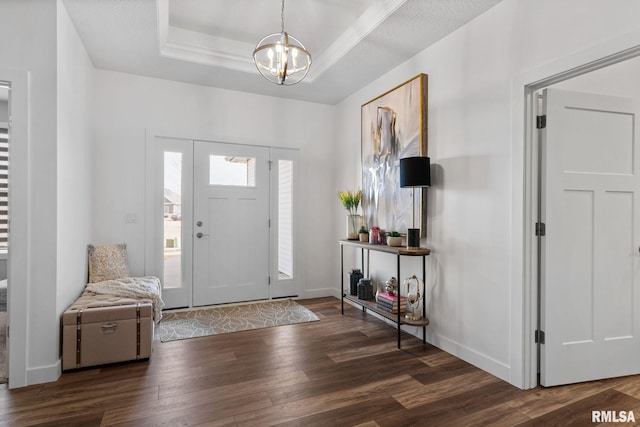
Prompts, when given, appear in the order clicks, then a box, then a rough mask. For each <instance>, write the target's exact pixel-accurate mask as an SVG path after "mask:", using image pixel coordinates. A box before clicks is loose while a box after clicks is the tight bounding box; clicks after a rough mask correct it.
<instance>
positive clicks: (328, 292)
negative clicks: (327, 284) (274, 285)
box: [300, 288, 340, 299]
mask: <svg viewBox="0 0 640 427" xmlns="http://www.w3.org/2000/svg"><path fill="white" fill-rule="evenodd" d="M324 297H336V298H340V292H339V291H338V289H337V288H316V289H305V290H304V291H302V292H301V293H300V299H311V298H324Z"/></svg>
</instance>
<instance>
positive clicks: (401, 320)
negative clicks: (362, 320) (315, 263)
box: [339, 240, 431, 348]
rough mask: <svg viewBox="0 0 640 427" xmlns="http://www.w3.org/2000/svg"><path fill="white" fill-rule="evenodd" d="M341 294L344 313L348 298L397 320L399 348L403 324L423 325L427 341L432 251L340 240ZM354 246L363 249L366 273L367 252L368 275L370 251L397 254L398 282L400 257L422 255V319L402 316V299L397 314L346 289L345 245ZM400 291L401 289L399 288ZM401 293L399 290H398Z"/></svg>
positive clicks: (423, 337) (399, 281)
mask: <svg viewBox="0 0 640 427" xmlns="http://www.w3.org/2000/svg"><path fill="white" fill-rule="evenodd" d="M339 243H340V273H341V279H340V294H341V295H342V298H341V303H342V314H343V315H344V300H345V299H346V300H348V301H350V302H353V303H355V304H357V305H359V306H361V307H362V311H363V312H366V311H367V310H369V311H372V312H374V313H376V314H378V315H380V316H382V317H384V318H386V319H389V320H391V321H392V322H395V323H396V325H397V327H398V348H400V333H401V329H400V327H401V326H402V325H412V326H422V342H423V343H425V342H426V338H427V331H426V326H427V325H428V324H429V319H427V316H426V297H425V295H426V293H427V291H426V256H427V255H429V254H430V253H431V251H429V249H427V248H419V249H407V248H406V247H395V246H387V245H374V244H371V243H364V242H360V241H357V240H340V241H339ZM345 246H352V247H354V248H360V250H361V258H360V259H361V264H362V273H363V274H365V268H364V259H365V256H364V253H365V251H366V252H367V269H366V275H369V274H370V272H369V255H370V251H376V252H386V253H390V254H394V255H395V256H396V269H397V279H398V284H399V285H400V284H401V283H402V279H401V278H400V258H401V257H403V256H420V257H422V282H423V283H425V289H424V292H423V293H422V319H420V320H409V319H407V318H406V317H404V316H402V313H401V310H400V301H398V310H397V314H393V313H390V312H387V311H384V310H382V309H380V308H378V306H377V304H376V301H375V300H361V299H359V298H358V297H357V296H353V295H350V294H349V292H348V291H346V290H345V287H344V247H345ZM398 291H400V289H398ZM398 293H399V292H398Z"/></svg>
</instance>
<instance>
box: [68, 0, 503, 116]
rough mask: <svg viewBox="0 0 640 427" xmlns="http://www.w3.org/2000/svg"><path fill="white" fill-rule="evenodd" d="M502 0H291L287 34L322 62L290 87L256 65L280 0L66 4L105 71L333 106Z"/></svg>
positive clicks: (71, 0) (275, 25) (276, 27)
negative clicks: (257, 47)
mask: <svg viewBox="0 0 640 427" xmlns="http://www.w3.org/2000/svg"><path fill="white" fill-rule="evenodd" d="M499 1H500V0H473V1H470V0H349V1H345V0H289V1H287V2H286V3H285V30H286V31H287V32H289V33H290V34H292V35H293V36H295V37H296V38H298V39H299V40H300V41H301V42H302V43H304V44H305V47H306V48H307V49H308V50H309V51H310V52H311V54H312V57H313V64H312V66H311V71H310V72H309V75H308V76H307V78H306V79H305V80H303V81H302V82H301V83H299V84H297V85H295V86H290V87H281V86H277V85H274V84H272V83H269V82H267V81H266V80H264V79H263V78H262V77H261V76H260V75H259V73H258V71H257V70H256V68H255V66H254V64H253V60H252V53H253V49H254V48H255V45H256V44H257V43H258V41H259V40H260V39H261V38H262V37H264V36H266V35H267V34H271V33H278V32H280V7H281V2H280V0H63V3H64V4H65V6H66V8H67V11H68V12H69V15H70V17H71V19H72V21H73V23H74V25H75V27H76V29H77V31H78V33H79V34H80V37H81V38H82V40H83V42H84V44H85V47H86V49H87V52H88V54H89V56H90V58H91V60H92V62H93V64H94V66H95V67H96V68H101V69H106V70H113V71H120V72H125V73H132V74H138V75H144V76H150V77H156V78H163V79H169V80H176V81H182V82H186V83H193V84H198V85H205V86H212V87H218V88H224V89H231V90H239V91H244V92H251V93H256V94H263V95H270V96H279V97H285V98H292V99H300V100H306V101H312V102H320V103H328V104H334V103H336V102H339V101H340V100H341V99H343V98H345V97H346V96H348V95H350V94H351V93H353V92H354V91H356V90H358V89H360V88H361V87H363V86H365V85H366V84H368V83H369V82H371V81H373V80H375V79H376V78H378V77H379V76H381V75H383V74H384V73H386V72H388V71H389V70H391V69H392V68H393V67H395V66H396V65H398V64H400V63H402V62H404V61H406V60H407V59H409V58H411V57H412V56H413V55H415V54H416V53H418V52H420V51H421V50H423V49H424V48H426V47H427V46H429V45H431V44H433V43H435V42H436V41H438V40H440V39H441V38H443V37H444V36H446V35H447V34H449V33H451V32H453V31H455V30H456V29H458V28H459V27H461V26H462V25H464V24H465V23H466V22H468V21H470V20H472V19H473V18H475V17H476V16H478V15H480V14H481V13H483V12H484V11H486V10H487V9H489V8H490V7H492V6H494V5H495V4H496V3H498V2H499ZM424 71H425V72H428V70H424Z"/></svg>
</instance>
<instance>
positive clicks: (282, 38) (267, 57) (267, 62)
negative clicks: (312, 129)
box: [253, 0, 311, 86]
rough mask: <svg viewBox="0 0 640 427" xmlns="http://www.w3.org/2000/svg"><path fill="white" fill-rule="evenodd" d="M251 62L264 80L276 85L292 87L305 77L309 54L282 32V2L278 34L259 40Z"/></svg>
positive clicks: (293, 38)
mask: <svg viewBox="0 0 640 427" xmlns="http://www.w3.org/2000/svg"><path fill="white" fill-rule="evenodd" d="M253 62H255V64H256V67H257V68H258V71H259V72H260V74H262V76H263V77H264V78H265V79H267V80H269V81H270V82H271V83H275V84H278V85H286V86H289V85H294V84H296V83H298V82H300V81H302V79H304V78H305V77H306V76H307V73H308V72H309V68H310V67H311V54H310V53H309V51H308V50H307V49H305V47H304V45H303V44H302V43H300V41H299V40H298V39H296V38H295V37H293V36H292V35H290V34H289V33H287V32H286V31H285V30H284V0H282V8H281V12H280V32H279V33H274V34H269V35H268V36H266V37H265V38H263V39H262V40H260V42H259V43H258V45H257V46H256V48H255V50H254V51H253Z"/></svg>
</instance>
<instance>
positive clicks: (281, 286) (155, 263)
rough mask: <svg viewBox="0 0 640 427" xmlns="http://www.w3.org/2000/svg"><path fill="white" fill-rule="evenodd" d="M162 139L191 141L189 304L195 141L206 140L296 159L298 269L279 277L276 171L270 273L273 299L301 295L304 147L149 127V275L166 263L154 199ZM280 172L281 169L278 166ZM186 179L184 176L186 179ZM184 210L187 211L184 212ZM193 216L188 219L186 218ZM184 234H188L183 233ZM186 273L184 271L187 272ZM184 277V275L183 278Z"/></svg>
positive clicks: (272, 179) (186, 224)
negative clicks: (161, 253)
mask: <svg viewBox="0 0 640 427" xmlns="http://www.w3.org/2000/svg"><path fill="white" fill-rule="evenodd" d="M158 139H165V140H173V141H178V140H180V141H184V142H185V143H190V144H191V159H190V160H189V162H190V163H189V164H188V165H187V166H184V165H183V170H186V169H187V167H188V168H189V173H191V178H190V180H191V181H190V182H189V184H188V186H189V188H188V190H187V192H186V193H185V195H184V197H188V198H189V199H188V203H187V204H190V206H189V207H188V210H189V212H188V215H185V216H184V217H183V227H184V228H183V229H187V227H188V230H190V233H187V234H188V235H189V236H188V237H189V240H188V242H187V240H185V241H184V242H183V243H184V246H183V248H184V247H186V246H187V245H188V247H189V249H188V251H189V252H188V257H186V256H183V262H185V264H189V263H190V264H191V265H190V267H189V272H188V277H187V279H186V282H185V283H188V286H189V289H188V294H189V297H188V299H189V300H188V307H193V285H192V275H193V269H192V268H193V254H192V251H193V223H192V222H193V211H192V208H193V194H192V193H193V164H192V163H193V144H194V142H195V141H204V142H218V143H225V144H234V145H247V146H256V147H265V148H268V149H269V161H270V162H272V163H273V162H276V161H277V160H292V161H293V162H294V164H293V174H294V177H297V179H295V180H294V183H293V189H292V191H293V200H294V206H293V212H292V214H293V248H294V252H293V253H294V259H293V269H294V277H293V278H287V279H283V280H280V279H278V277H277V274H276V273H277V261H278V260H277V257H275V256H273V254H274V252H273V250H274V249H275V250H276V251H277V247H276V246H274V242H277V237H276V236H277V232H278V230H277V225H276V226H275V227H274V226H273V221H274V220H275V222H276V224H277V206H276V205H277V203H276V204H274V202H277V198H275V197H274V194H277V192H276V193H273V192H274V191H275V190H276V189H277V183H278V177H277V176H274V173H273V172H271V173H270V176H269V180H270V183H269V192H270V194H269V213H270V216H271V219H272V226H271V228H270V231H269V233H270V237H269V239H270V242H269V252H270V256H269V273H272V276H271V283H270V286H269V299H270V300H271V299H276V298H284V297H291V298H298V297H299V296H300V293H301V292H302V289H303V288H304V286H303V283H304V279H303V277H304V275H305V271H304V268H303V263H302V261H301V259H302V257H301V255H300V244H299V234H300V221H299V216H300V212H299V209H300V208H299V205H300V204H299V200H300V183H299V164H300V149H299V148H297V147H281V146H277V145H271V144H269V141H259V142H258V141H250V140H238V139H235V138H229V137H228V136H211V135H206V136H202V135H185V134H184V133H180V132H173V131H167V130H157V129H149V128H146V129H145V140H146V146H145V151H146V152H145V159H146V164H145V169H146V170H145V181H146V182H145V214H144V218H145V238H144V242H145V250H144V253H145V259H144V269H145V275H156V276H157V275H158V271H160V268H161V267H160V266H161V265H162V264H161V262H159V261H160V260H159V258H158V256H159V255H158V254H157V253H156V246H155V245H156V244H157V243H158V239H160V242H161V238H159V237H158V233H159V228H158V224H157V220H156V216H155V215H156V213H155V207H156V206H157V199H156V198H154V197H155V196H154V194H156V192H155V190H154V189H155V185H156V183H155V179H156V178H157V161H156V148H157V141H158ZM275 170H276V171H277V168H275ZM183 179H184V178H183ZM183 212H184V211H183ZM186 216H191V217H190V218H188V219H187V222H185V217H186ZM183 235H184V233H183ZM183 274H184V273H183ZM183 278H184V277H183Z"/></svg>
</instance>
